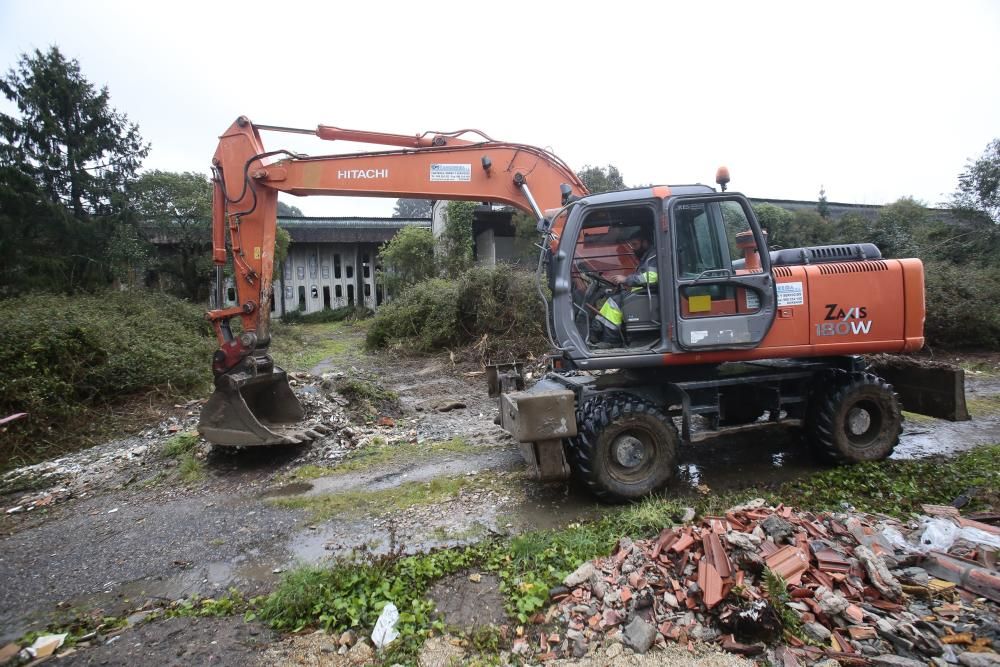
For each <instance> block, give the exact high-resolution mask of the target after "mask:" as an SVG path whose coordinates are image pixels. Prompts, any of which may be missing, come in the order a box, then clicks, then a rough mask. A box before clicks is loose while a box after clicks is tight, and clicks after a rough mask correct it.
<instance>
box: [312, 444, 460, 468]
mask: <svg viewBox="0 0 1000 667" xmlns="http://www.w3.org/2000/svg"><path fill="white" fill-rule="evenodd" d="M474 450H475V448H474V447H473V446H472V445H470V444H469V443H467V442H465V440H463V439H462V438H452V439H451V440H444V441H440V442H425V443H415V442H400V443H396V444H393V445H389V444H387V443H386V441H385V439H384V438H382V437H381V436H375V437H374V438H372V440H371V442H370V443H369V444H368V445H367V446H365V447H362V448H361V449H358V450H355V451H353V452H351V453H350V454H349V455H348V456H347V457H346V458H345V459H344V460H343V461H341V462H340V463H339V464H338V465H337V467H336V468H335V469H333V470H328V471H327V474H333V475H336V474H341V473H345V472H356V471H359V470H366V469H369V468H373V467H375V466H382V465H385V464H387V463H390V462H392V461H396V460H401V459H402V460H415V459H423V458H431V457H433V456H435V455H438V454H467V453H469V452H472V451H474Z"/></svg>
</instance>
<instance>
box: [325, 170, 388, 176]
mask: <svg viewBox="0 0 1000 667" xmlns="http://www.w3.org/2000/svg"><path fill="white" fill-rule="evenodd" d="M337 178H389V170H388V169H340V170H338V171H337Z"/></svg>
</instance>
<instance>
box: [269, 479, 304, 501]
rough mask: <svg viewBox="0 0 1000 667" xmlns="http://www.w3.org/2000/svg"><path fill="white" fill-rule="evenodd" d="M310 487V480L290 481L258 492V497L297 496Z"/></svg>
mask: <svg viewBox="0 0 1000 667" xmlns="http://www.w3.org/2000/svg"><path fill="white" fill-rule="evenodd" d="M312 488H313V485H312V484H311V483H310V482H292V483H291V484H285V485H284V486H279V487H278V488H276V489H269V490H267V491H265V492H264V493H262V494H260V497H261V498H283V497H284V496H297V495H300V494H303V493H306V492H307V491H310V490H312Z"/></svg>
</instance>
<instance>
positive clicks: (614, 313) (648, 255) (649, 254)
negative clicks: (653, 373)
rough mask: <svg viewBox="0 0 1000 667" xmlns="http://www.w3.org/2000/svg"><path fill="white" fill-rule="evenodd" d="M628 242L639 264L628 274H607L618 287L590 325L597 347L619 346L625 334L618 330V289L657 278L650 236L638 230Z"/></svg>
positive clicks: (642, 285)
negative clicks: (634, 236)
mask: <svg viewBox="0 0 1000 667" xmlns="http://www.w3.org/2000/svg"><path fill="white" fill-rule="evenodd" d="M629 246H630V247H632V250H633V252H635V256H636V258H638V260H639V265H638V266H637V267H636V270H635V272H634V273H632V274H631V275H628V276H621V275H617V276H613V277H612V278H611V282H613V283H614V284H616V285H618V289H619V291H618V292H616V293H614V294H612V295H610V296H609V297H608V298H607V300H606V301H605V302H604V305H603V306H601V310H600V312H599V313H598V315H597V317H595V318H594V320H593V322H592V323H591V325H590V339H591V344H592V346H593V347H594V348H597V349H608V348H611V347H615V346H616V345H619V344H620V345H621V346H623V347H624V345H625V337H624V335H623V334H622V321H623V315H622V309H621V304H620V303H619V296H618V295H619V293H620V292H621V291H622V290H624V289H630V290H631V291H633V292H639V291H642V290H644V289H650V288H652V287H653V286H654V285H656V284H657V282H658V280H659V274H658V273H657V267H656V246H655V245H654V244H653V242H652V239H650V238H649V237H648V236H646V235H645V234H642V233H640V234H639V235H638V237H637V238H635V239H633V242H632V243H630V244H629Z"/></svg>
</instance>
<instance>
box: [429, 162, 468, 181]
mask: <svg viewBox="0 0 1000 667" xmlns="http://www.w3.org/2000/svg"><path fill="white" fill-rule="evenodd" d="M471 180H472V165H471V164H432V165H431V181H449V182H457V181H471Z"/></svg>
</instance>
